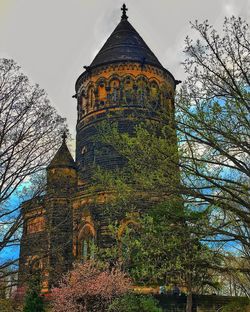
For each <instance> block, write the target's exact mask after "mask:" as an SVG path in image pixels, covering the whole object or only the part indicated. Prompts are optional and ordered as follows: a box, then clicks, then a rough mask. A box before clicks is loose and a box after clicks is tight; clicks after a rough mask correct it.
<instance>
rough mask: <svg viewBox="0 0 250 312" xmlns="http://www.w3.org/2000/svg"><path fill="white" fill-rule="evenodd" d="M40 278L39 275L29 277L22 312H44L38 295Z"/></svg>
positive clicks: (41, 300) (41, 299)
mask: <svg viewBox="0 0 250 312" xmlns="http://www.w3.org/2000/svg"><path fill="white" fill-rule="evenodd" d="M40 291H41V278H40V275H39V274H36V275H34V276H32V277H31V279H30V281H29V287H28V290H27V293H26V296H25V301H24V307H23V312H45V307H44V303H43V298H42V297H41V295H40Z"/></svg>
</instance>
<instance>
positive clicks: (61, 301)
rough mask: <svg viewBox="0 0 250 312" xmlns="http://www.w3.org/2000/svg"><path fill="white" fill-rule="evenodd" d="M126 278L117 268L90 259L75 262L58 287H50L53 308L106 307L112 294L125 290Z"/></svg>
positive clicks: (89, 311) (85, 311)
mask: <svg viewBox="0 0 250 312" xmlns="http://www.w3.org/2000/svg"><path fill="white" fill-rule="evenodd" d="M129 288H130V279H129V278H128V277H126V275H125V273H123V272H121V271H120V270H119V269H117V268H108V266H105V267H103V266H101V265H100V264H98V263H96V262H94V261H88V262H85V263H83V264H76V265H75V266H74V269H73V270H72V271H70V272H69V273H67V274H66V275H65V276H64V278H63V280H62V281H61V282H60V285H59V287H58V288H54V289H52V298H53V302H52V306H53V309H52V310H53V311H54V312H69V311H70V312H78V311H81V312H97V311H98V312H101V311H107V308H108V306H109V305H110V303H111V302H112V300H114V299H115V298H117V297H119V296H121V295H123V294H125V293H126V292H128V290H129Z"/></svg>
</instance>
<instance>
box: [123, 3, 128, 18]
mask: <svg viewBox="0 0 250 312" xmlns="http://www.w3.org/2000/svg"><path fill="white" fill-rule="evenodd" d="M121 10H122V20H127V19H128V16H127V14H126V11H128V9H127V7H126V4H125V3H123V5H122V8H121Z"/></svg>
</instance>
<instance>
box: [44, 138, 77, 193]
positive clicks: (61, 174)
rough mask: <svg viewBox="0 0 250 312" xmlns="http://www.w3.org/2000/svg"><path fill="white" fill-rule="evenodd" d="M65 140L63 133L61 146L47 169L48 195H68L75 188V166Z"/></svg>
mask: <svg viewBox="0 0 250 312" xmlns="http://www.w3.org/2000/svg"><path fill="white" fill-rule="evenodd" d="M66 138H67V136H66V134H65V133H64V134H63V136H62V145H61V147H60V148H59V150H58V151H57V153H56V154H55V156H54V158H53V159H52V161H51V162H50V164H49V165H48V167H47V192H48V194H58V195H59V194H67V193H68V194H69V193H70V192H72V191H74V190H75V189H76V186H77V171H76V165H75V161H74V159H73V157H72V156H71V154H70V151H69V149H68V147H67V144H66Z"/></svg>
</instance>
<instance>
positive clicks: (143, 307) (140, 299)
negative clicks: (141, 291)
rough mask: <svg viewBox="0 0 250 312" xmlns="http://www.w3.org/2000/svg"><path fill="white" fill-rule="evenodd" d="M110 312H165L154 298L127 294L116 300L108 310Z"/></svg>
mask: <svg viewBox="0 0 250 312" xmlns="http://www.w3.org/2000/svg"><path fill="white" fill-rule="evenodd" d="M108 311H109V312H163V310H162V309H161V308H160V307H159V304H158V301H157V300H156V299H154V298H153V297H152V296H148V295H138V294H133V293H128V294H125V295H124V296H121V297H119V298H117V299H115V300H114V301H113V302H112V303H111V305H110V306H109V309H108Z"/></svg>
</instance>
